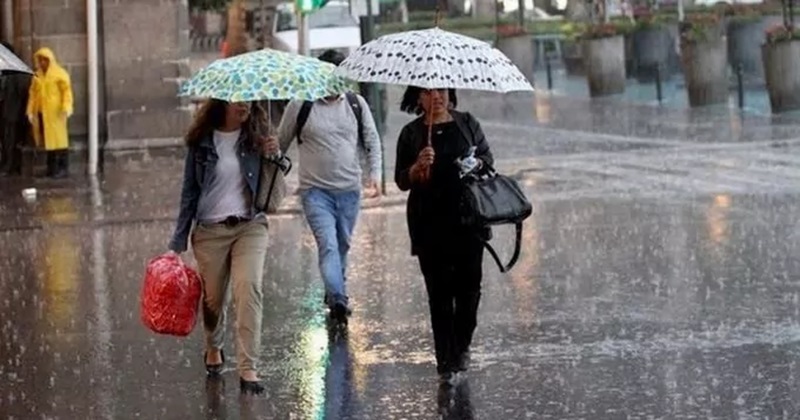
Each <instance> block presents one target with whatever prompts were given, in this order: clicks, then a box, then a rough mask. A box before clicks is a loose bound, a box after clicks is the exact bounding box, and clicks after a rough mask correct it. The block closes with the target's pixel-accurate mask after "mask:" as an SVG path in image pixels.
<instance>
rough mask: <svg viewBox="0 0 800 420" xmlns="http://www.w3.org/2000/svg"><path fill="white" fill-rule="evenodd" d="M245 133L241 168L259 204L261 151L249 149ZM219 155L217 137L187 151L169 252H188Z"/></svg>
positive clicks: (241, 142) (240, 143)
mask: <svg viewBox="0 0 800 420" xmlns="http://www.w3.org/2000/svg"><path fill="white" fill-rule="evenodd" d="M246 144H247V142H245V138H244V131H242V136H241V137H239V140H238V142H237V144H236V148H237V155H238V157H239V165H240V166H241V169H242V176H243V177H245V180H247V186H248V187H249V190H250V194H252V196H251V200H250V202H251V203H255V201H256V200H255V197H256V193H257V191H258V183H259V180H260V179H261V166H262V165H261V159H262V155H261V152H260V151H258V150H254V149H252V148H250V147H247V146H246ZM218 159H219V155H218V154H217V149H216V147H215V146H214V137H213V134H209V135H208V136H206V137H204V138H203V139H202V140H201V141H200V142H199V143H198V144H197V145H193V146H190V147H189V149H188V150H187V152H186V163H185V165H184V170H183V188H182V191H181V206H180V213H179V215H178V223H177V226H176V227H175V233H174V234H173V235H172V240H171V241H170V243H169V249H170V250H172V251H175V252H184V251H186V249H187V248H188V242H189V234H190V233H191V230H192V224H193V223H194V221H195V220H196V219H197V203H198V202H199V201H200V196H201V195H202V192H203V189H204V188H207V187H208V186H209V185H211V181H212V180H213V177H214V176H215V173H216V171H215V170H214V169H215V167H216V163H217V160H218ZM251 213H252V214H257V213H258V211H257V210H256V208H255V207H253V208H251Z"/></svg>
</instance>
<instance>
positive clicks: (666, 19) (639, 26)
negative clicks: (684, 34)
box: [633, 11, 677, 31]
mask: <svg viewBox="0 0 800 420" xmlns="http://www.w3.org/2000/svg"><path fill="white" fill-rule="evenodd" d="M675 21H677V18H673V17H672V16H669V15H666V14H656V13H653V12H652V11H648V12H647V13H642V14H640V15H639V16H637V17H636V22H635V23H634V24H633V30H635V31H640V30H642V31H645V30H649V29H661V28H664V27H666V26H667V24H668V23H671V22H675Z"/></svg>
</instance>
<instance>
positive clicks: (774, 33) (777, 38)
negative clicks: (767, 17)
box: [767, 24, 800, 44]
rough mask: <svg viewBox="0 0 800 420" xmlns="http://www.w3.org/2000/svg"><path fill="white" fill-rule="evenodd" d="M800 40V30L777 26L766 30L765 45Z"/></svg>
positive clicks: (781, 25) (782, 25)
mask: <svg viewBox="0 0 800 420" xmlns="http://www.w3.org/2000/svg"><path fill="white" fill-rule="evenodd" d="M796 40H800V28H794V27H789V26H786V25H784V24H777V25H773V26H771V27H770V28H769V29H767V44H777V43H780V42H789V41H796Z"/></svg>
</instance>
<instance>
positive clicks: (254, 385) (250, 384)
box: [239, 378, 265, 395]
mask: <svg viewBox="0 0 800 420" xmlns="http://www.w3.org/2000/svg"><path fill="white" fill-rule="evenodd" d="M239 387H240V388H241V390H242V394H253V395H261V394H263V393H264V391H265V388H264V385H261V381H245V380H244V379H242V378H239Z"/></svg>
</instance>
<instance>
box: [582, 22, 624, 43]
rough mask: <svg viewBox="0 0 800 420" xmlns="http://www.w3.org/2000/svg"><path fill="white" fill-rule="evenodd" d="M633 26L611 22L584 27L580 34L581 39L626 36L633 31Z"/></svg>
mask: <svg viewBox="0 0 800 420" xmlns="http://www.w3.org/2000/svg"><path fill="white" fill-rule="evenodd" d="M633 26H634V24H632V23H630V22H628V21H625V20H612V21H610V22H608V23H595V24H591V25H585V26H584V27H583V30H582V31H581V32H580V36H579V38H581V39H601V38H611V37H614V36H618V35H627V34H629V33H631V31H632V30H633Z"/></svg>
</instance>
